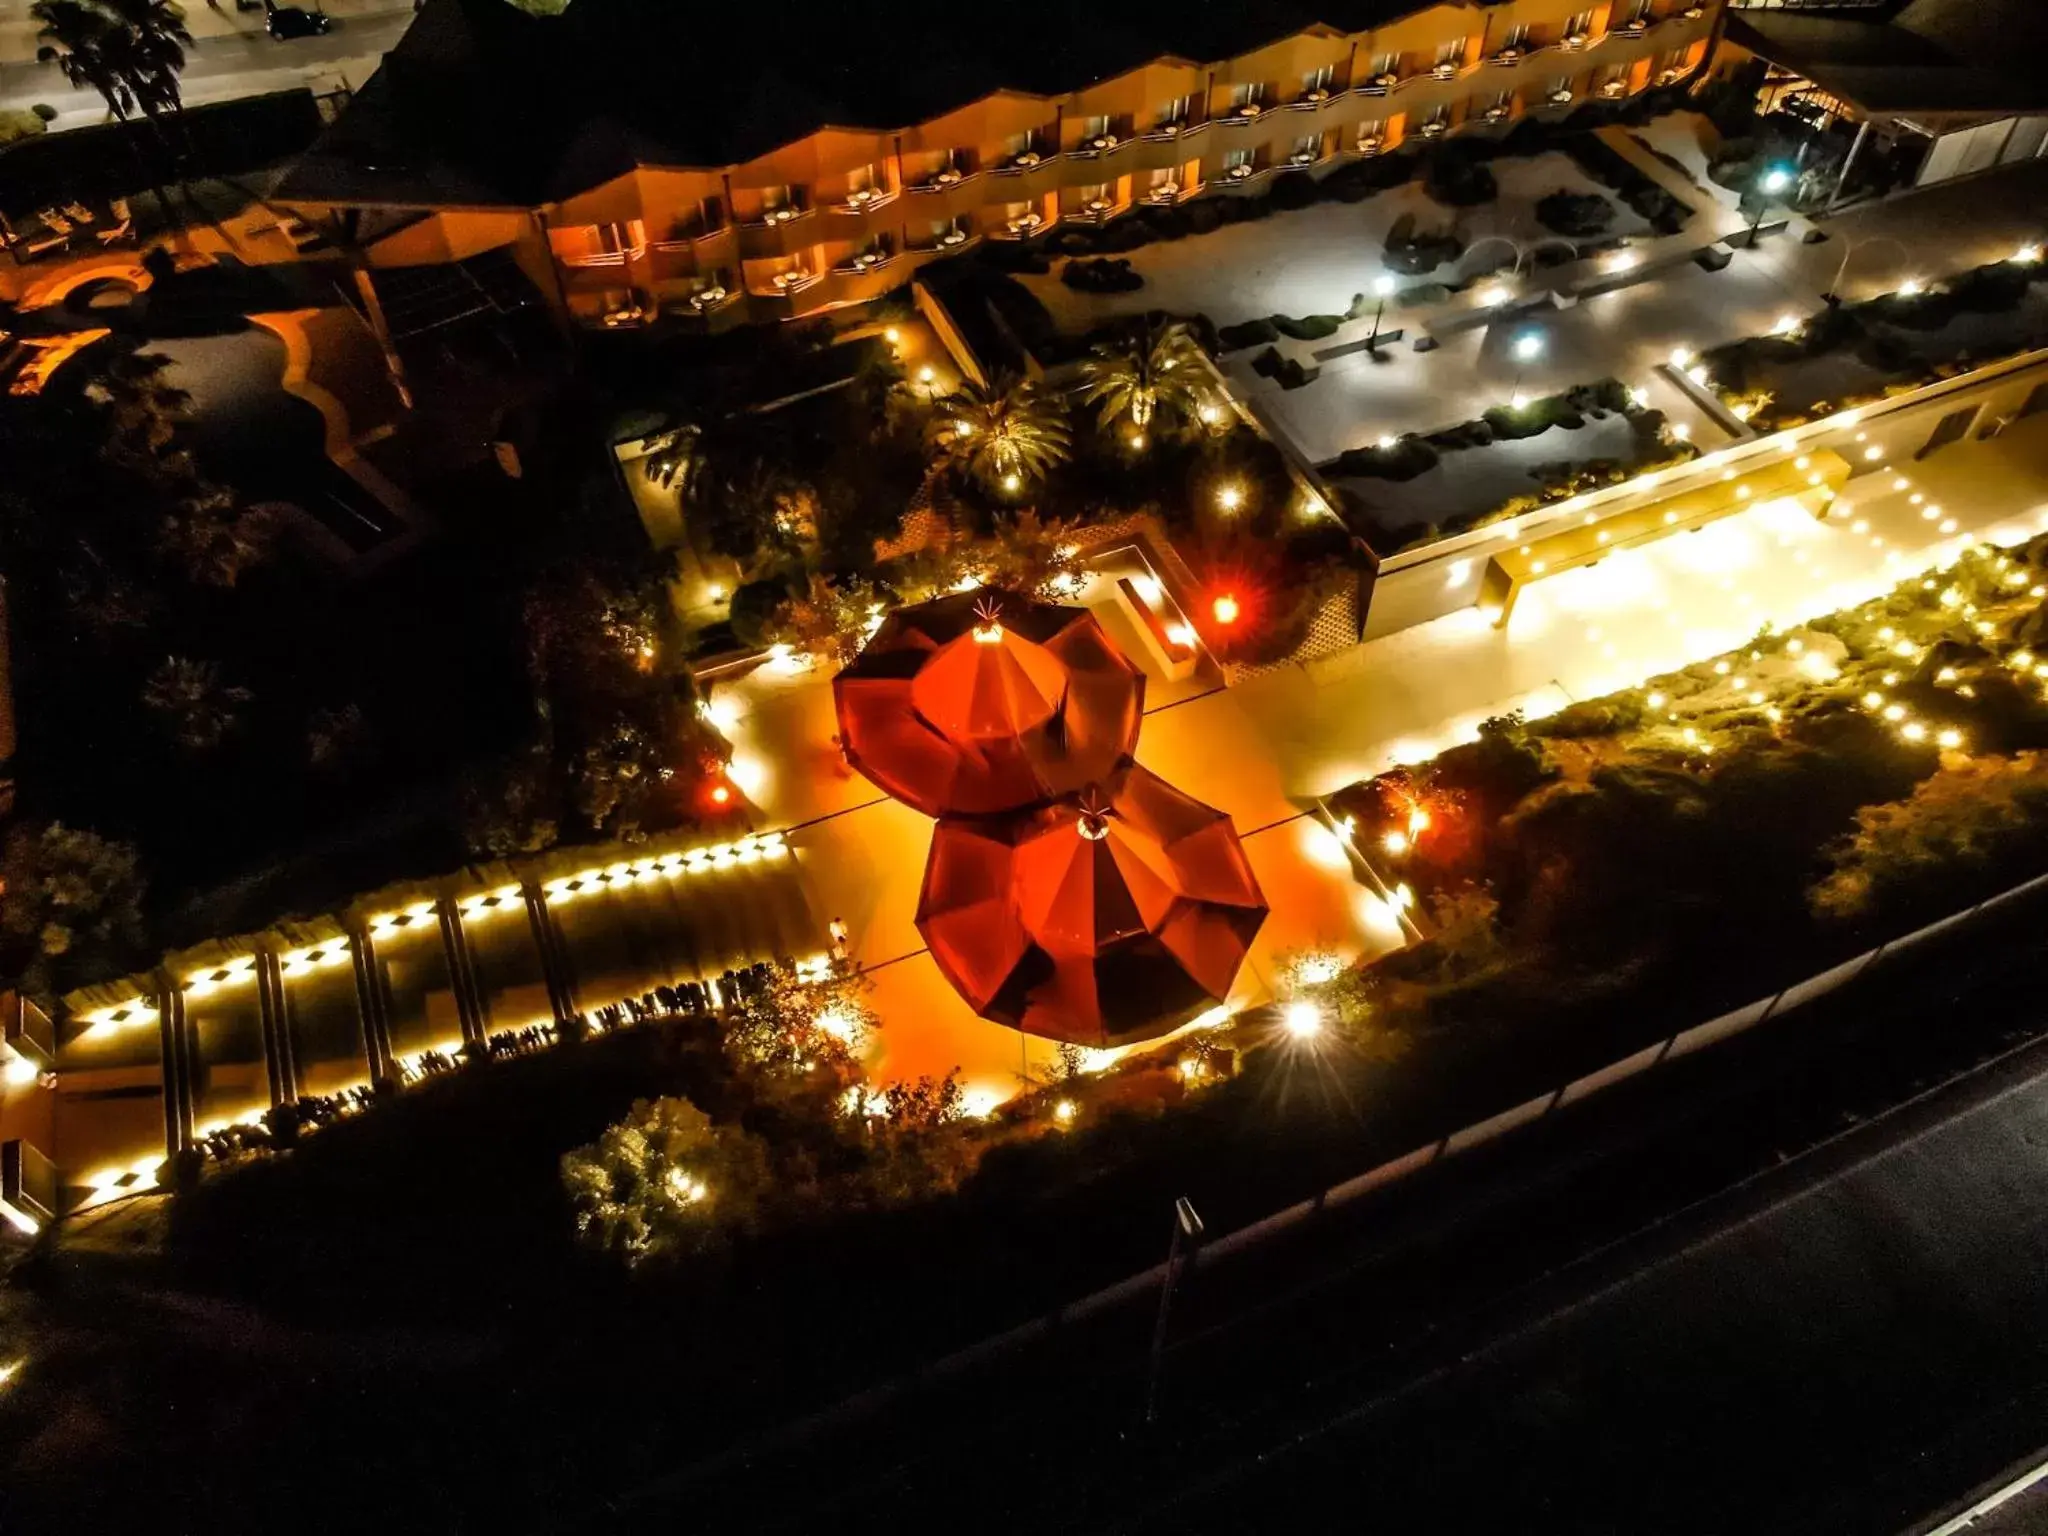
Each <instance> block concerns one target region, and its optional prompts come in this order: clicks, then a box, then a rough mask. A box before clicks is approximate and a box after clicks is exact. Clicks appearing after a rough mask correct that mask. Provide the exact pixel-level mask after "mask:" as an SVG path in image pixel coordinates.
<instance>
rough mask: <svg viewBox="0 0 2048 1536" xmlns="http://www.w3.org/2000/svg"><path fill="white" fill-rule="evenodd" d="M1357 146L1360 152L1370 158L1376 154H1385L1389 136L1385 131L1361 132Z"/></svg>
mask: <svg viewBox="0 0 2048 1536" xmlns="http://www.w3.org/2000/svg"><path fill="white" fill-rule="evenodd" d="M1357 147H1358V152H1359V153H1360V154H1361V155H1364V156H1366V157H1367V158H1368V159H1370V158H1371V157H1372V156H1374V155H1383V154H1385V153H1386V151H1387V136H1386V135H1385V134H1383V133H1365V134H1360V135H1359V138H1358V146H1357Z"/></svg>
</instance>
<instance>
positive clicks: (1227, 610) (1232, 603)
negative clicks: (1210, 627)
mask: <svg viewBox="0 0 2048 1536" xmlns="http://www.w3.org/2000/svg"><path fill="white" fill-rule="evenodd" d="M1209 612H1210V613H1212V614H1214V615H1215V616H1216V622H1217V623H1218V624H1235V623H1236V622H1237V615H1238V607H1237V599H1236V598H1235V597H1232V596H1231V595H1230V594H1229V593H1228V592H1223V593H1219V594H1218V595H1217V597H1216V600H1215V601H1214V602H1212V603H1211V604H1210V605H1209Z"/></svg>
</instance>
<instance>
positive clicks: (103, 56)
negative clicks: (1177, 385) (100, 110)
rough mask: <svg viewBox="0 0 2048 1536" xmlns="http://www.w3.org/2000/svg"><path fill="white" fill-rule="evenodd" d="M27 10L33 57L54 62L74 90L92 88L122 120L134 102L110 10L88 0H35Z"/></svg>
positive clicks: (126, 116) (132, 108)
mask: <svg viewBox="0 0 2048 1536" xmlns="http://www.w3.org/2000/svg"><path fill="white" fill-rule="evenodd" d="M28 14H29V19H30V20H31V21H33V22H35V23H36V25H37V30H36V38H37V41H38V43H39V45H40V46H38V47H37V49H36V61H37V62H38V63H40V64H55V65H56V66H57V68H58V69H59V70H60V71H61V72H62V73H63V76H64V78H65V79H66V80H67V81H69V82H70V84H71V85H72V86H73V88H75V89H78V90H91V91H97V92H98V93H99V95H100V98H101V99H102V100H103V101H105V102H106V104H107V110H108V111H109V112H111V113H112V114H113V115H114V117H115V118H116V120H118V121H120V122H124V123H125V122H127V121H128V119H129V117H130V115H131V114H132V113H133V112H134V111H135V109H136V105H137V103H136V100H135V90H134V87H133V86H132V85H131V84H130V83H129V81H128V80H127V78H126V76H125V75H124V74H123V72H122V68H121V60H120V53H121V40H120V38H119V37H118V36H117V35H116V32H117V23H116V22H115V20H114V17H113V16H112V14H110V13H109V12H108V11H107V9H106V8H105V7H104V6H101V5H98V4H95V3H92V0H36V3H35V4H33V5H31V6H30V7H29V8H28Z"/></svg>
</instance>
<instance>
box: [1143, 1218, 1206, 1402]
mask: <svg viewBox="0 0 2048 1536" xmlns="http://www.w3.org/2000/svg"><path fill="white" fill-rule="evenodd" d="M1201 1238H1202V1218H1201V1217H1199V1216H1197V1215H1196V1214H1195V1208H1194V1206H1193V1205H1191V1204H1190V1203H1189V1202H1188V1197H1187V1196H1186V1195H1182V1196H1181V1197H1180V1198H1179V1199H1177V1200H1175V1201H1174V1202H1173V1235H1172V1236H1171V1237H1169V1238H1168V1239H1167V1242H1166V1274H1165V1275H1164V1276H1163V1277H1162V1278H1161V1280H1160V1282H1159V1317H1158V1319H1157V1321H1155V1322H1154V1323H1153V1325H1152V1358H1151V1361H1150V1363H1149V1364H1148V1365H1147V1367H1146V1370H1145V1422H1146V1423H1147V1424H1150V1423H1153V1422H1154V1421H1155V1420H1157V1419H1158V1417H1159V1367H1160V1365H1161V1364H1162V1363H1163V1362H1164V1361H1165V1358H1166V1320H1167V1318H1168V1317H1169V1316H1170V1315H1171V1314H1172V1311H1173V1293H1174V1290H1175V1288H1176V1287H1177V1286H1178V1285H1179V1283H1180V1274H1181V1270H1182V1269H1184V1268H1185V1267H1186V1266H1187V1264H1188V1263H1189V1262H1190V1261H1191V1260H1192V1259H1193V1257H1194V1249H1195V1244H1196V1243H1198V1242H1200V1241H1201Z"/></svg>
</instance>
